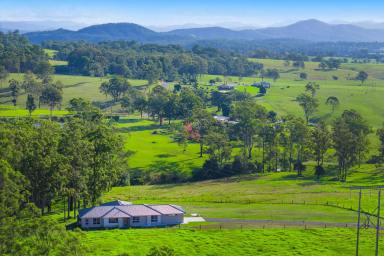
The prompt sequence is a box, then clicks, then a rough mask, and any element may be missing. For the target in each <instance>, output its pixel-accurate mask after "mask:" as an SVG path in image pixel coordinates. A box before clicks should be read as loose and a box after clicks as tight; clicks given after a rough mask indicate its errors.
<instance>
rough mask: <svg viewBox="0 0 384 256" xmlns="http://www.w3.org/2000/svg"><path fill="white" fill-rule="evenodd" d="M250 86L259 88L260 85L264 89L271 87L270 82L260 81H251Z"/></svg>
mask: <svg viewBox="0 0 384 256" xmlns="http://www.w3.org/2000/svg"><path fill="white" fill-rule="evenodd" d="M252 86H253V87H257V88H261V87H263V88H265V89H269V88H271V84H270V83H268V82H264V81H263V82H260V83H253V84H252Z"/></svg>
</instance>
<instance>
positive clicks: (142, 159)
mask: <svg viewBox="0 0 384 256" xmlns="http://www.w3.org/2000/svg"><path fill="white" fill-rule="evenodd" d="M117 127H118V129H119V131H120V132H121V134H122V135H123V137H124V139H126V144H125V145H126V149H128V150H132V151H133V152H134V155H133V156H132V157H131V158H130V167H132V168H146V169H150V170H154V171H156V170H178V171H180V170H182V171H191V170H192V169H193V168H196V167H200V166H201V165H202V162H203V159H202V158H200V157H199V154H198V153H199V146H198V145H197V144H190V145H189V146H188V147H187V149H186V151H185V152H183V149H182V147H180V146H179V145H178V144H177V143H175V142H173V140H172V139H171V138H170V136H169V134H167V130H166V129H165V127H167V125H165V126H163V127H160V126H159V125H158V123H157V122H153V121H149V120H141V119H140V118H139V117H135V118H129V119H128V118H123V119H121V120H120V122H119V124H117Z"/></svg>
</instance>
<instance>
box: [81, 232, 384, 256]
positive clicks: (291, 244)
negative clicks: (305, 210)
mask: <svg viewBox="0 0 384 256" xmlns="http://www.w3.org/2000/svg"><path fill="white" fill-rule="evenodd" d="M81 237H82V242H83V244H85V245H86V246H87V247H88V250H89V251H88V254H89V255H119V254H122V253H128V255H146V254H147V253H148V252H149V250H150V248H152V247H158V246H161V245H166V246H168V247H171V248H173V249H174V251H175V253H176V255H284V256H285V255H353V254H354V248H355V247H354V246H355V244H354V241H355V230H353V229H340V228H331V229H310V230H303V229H293V228H292V229H285V230H283V229H254V230H202V231H199V230H183V229H181V230H179V229H142V230H137V229H136V230H109V231H94V232H84V233H82V235H81ZM381 245H383V243H382V242H381ZM360 254H361V255H373V254H374V232H373V231H372V230H365V231H363V232H362V236H361V243H360Z"/></svg>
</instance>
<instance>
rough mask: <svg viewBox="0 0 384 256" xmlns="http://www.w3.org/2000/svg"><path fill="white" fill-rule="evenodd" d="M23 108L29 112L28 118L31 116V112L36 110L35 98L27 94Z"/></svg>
mask: <svg viewBox="0 0 384 256" xmlns="http://www.w3.org/2000/svg"><path fill="white" fill-rule="evenodd" d="M25 107H26V109H27V110H28V112H29V116H32V112H33V111H35V109H36V104H35V98H34V97H33V95H32V94H28V96H27V102H26V103H25Z"/></svg>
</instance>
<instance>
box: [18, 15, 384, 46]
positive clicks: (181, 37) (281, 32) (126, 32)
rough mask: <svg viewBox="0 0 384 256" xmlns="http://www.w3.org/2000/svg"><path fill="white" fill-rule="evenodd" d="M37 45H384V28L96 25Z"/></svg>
mask: <svg viewBox="0 0 384 256" xmlns="http://www.w3.org/2000/svg"><path fill="white" fill-rule="evenodd" d="M25 35H26V36H27V37H28V38H29V39H30V40H31V41H32V42H33V43H41V42H43V41H47V40H59V41H79V40H84V41H88V42H100V41H113V40H134V41H138V42H143V43H177V44H183V43H191V42H194V41H198V40H220V39H225V40H265V39H299V40H307V41H314V42H336V41H344V42H384V29H367V28H362V27H359V26H355V25H349V24H340V25H332V24H328V23H324V22H321V21H318V20H313V19H312V20H305V21H299V22H297V23H294V24H292V25H288V26H283V27H270V28H262V29H246V30H231V29H227V28H222V27H204V28H187V29H176V30H172V31H169V32H155V31H153V30H150V29H148V28H146V27H143V26H140V25H137V24H134V23H109V24H101V25H93V26H90V27H86V28H83V29H80V30H78V31H71V30H65V29H58V30H53V31H43V32H32V33H26V34H25Z"/></svg>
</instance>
